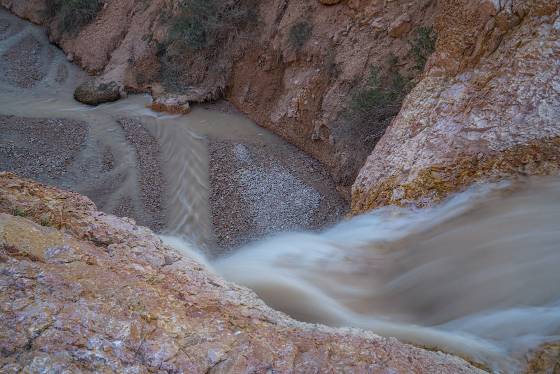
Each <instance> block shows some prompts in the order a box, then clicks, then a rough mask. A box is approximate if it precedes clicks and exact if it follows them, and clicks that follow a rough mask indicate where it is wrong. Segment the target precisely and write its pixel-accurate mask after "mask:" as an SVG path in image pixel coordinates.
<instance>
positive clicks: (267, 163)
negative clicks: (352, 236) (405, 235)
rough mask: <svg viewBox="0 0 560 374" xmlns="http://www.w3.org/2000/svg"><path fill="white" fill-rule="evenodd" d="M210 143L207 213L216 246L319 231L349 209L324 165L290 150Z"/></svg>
mask: <svg viewBox="0 0 560 374" xmlns="http://www.w3.org/2000/svg"><path fill="white" fill-rule="evenodd" d="M209 143H210V144H209V147H210V150H209V153H210V208H211V211H212V220H213V224H214V232H215V235H216V239H217V242H218V245H219V246H220V247H237V246H239V245H241V244H245V243H247V242H249V241H252V240H257V239H262V238H263V237H265V236H268V235H272V234H274V233H279V232H285V231H299V230H310V229H318V228H321V227H324V226H325V225H329V224H332V223H335V222H337V221H338V220H340V218H341V217H342V216H343V214H344V213H345V212H346V210H347V208H348V205H347V203H346V202H345V201H344V200H343V199H342V197H341V196H340V195H339V194H338V193H336V188H335V185H334V182H333V181H332V179H331V178H330V176H329V175H328V174H327V173H326V172H325V170H324V168H323V166H322V165H321V164H320V163H319V162H317V161H315V160H313V159H312V158H310V157H308V156H305V155H303V154H301V153H300V152H298V151H297V150H296V149H295V147H293V146H290V145H287V144H269V145H259V144H250V143H247V144H240V143H235V142H227V141H217V140H210V142H209Z"/></svg>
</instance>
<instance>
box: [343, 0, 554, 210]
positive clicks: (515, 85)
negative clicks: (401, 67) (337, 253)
mask: <svg viewBox="0 0 560 374" xmlns="http://www.w3.org/2000/svg"><path fill="white" fill-rule="evenodd" d="M481 3H483V5H484V6H478V5H475V4H474V3H472V2H470V1H458V2H456V4H454V6H452V7H449V8H448V9H447V10H446V12H444V13H442V14H441V15H440V17H439V19H438V21H437V22H436V29H437V32H438V35H440V38H439V40H438V44H437V48H436V52H435V53H434V54H433V55H432V57H431V59H430V61H429V62H428V70H427V72H426V73H425V75H424V77H423V79H422V80H421V81H420V83H419V84H418V85H417V86H416V87H415V88H414V89H413V90H412V92H411V93H410V94H409V96H408V97H407V98H406V100H405V102H404V104H403V107H402V109H401V112H400V113H399V115H398V116H397V117H396V118H395V120H394V121H393V123H392V124H391V126H390V127H389V128H388V129H387V131H386V133H385V135H384V136H383V138H382V139H381V140H380V141H379V143H378V144H377V145H376V147H375V149H374V151H373V153H372V154H371V156H370V157H369V158H368V160H367V161H366V164H365V165H364V167H363V168H362V170H361V171H360V173H359V175H358V178H357V179H356V182H355V183H354V186H353V190H352V209H353V212H354V213H360V212H363V211H366V210H369V209H372V208H375V207H377V206H382V205H387V204H397V205H406V204H417V205H421V206H422V205H426V204H431V203H433V202H436V201H438V200H441V199H442V198H445V197H446V196H448V195H449V194H450V193H452V192H456V191H458V190H461V189H463V188H464V187H466V186H468V185H470V184H472V183H475V182H479V181H488V180H500V179H504V178H516V177H519V176H525V175H549V174H558V172H559V170H560V168H559V166H560V157H559V155H560V13H559V12H560V7H559V3H558V2H557V1H531V0H524V1H518V2H509V1H505V2H499V3H497V2H493V3H491V2H489V1H488V2H481ZM463 36H464V37H463Z"/></svg>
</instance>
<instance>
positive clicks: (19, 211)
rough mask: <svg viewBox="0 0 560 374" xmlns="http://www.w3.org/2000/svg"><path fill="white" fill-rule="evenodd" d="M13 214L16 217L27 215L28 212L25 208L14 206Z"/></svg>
mask: <svg viewBox="0 0 560 374" xmlns="http://www.w3.org/2000/svg"><path fill="white" fill-rule="evenodd" d="M12 215H13V216H16V217H27V212H26V211H25V209H22V208H20V207H16V208H14V210H13V212H12Z"/></svg>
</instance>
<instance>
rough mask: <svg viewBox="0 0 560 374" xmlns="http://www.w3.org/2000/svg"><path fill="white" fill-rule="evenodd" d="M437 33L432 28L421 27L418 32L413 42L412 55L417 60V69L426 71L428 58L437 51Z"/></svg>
mask: <svg viewBox="0 0 560 374" xmlns="http://www.w3.org/2000/svg"><path fill="white" fill-rule="evenodd" d="M436 39H437V35H436V32H435V31H434V29H433V28H432V27H419V28H418V29H417V30H416V38H415V39H414V40H412V42H411V46H412V53H413V54H414V57H415V59H416V69H418V70H424V66H426V62H427V61H428V57H430V55H431V54H432V53H434V51H435V49H436Z"/></svg>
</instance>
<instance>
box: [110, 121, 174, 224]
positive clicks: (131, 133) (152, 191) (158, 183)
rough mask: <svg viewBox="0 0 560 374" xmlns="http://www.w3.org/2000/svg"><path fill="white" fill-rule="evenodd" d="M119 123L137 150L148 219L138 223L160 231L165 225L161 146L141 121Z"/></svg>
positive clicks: (127, 138)
mask: <svg viewBox="0 0 560 374" xmlns="http://www.w3.org/2000/svg"><path fill="white" fill-rule="evenodd" d="M118 122H119V124H120V125H121V127H122V129H123V130H124V133H125V137H126V140H127V142H128V143H129V144H131V145H132V146H133V147H134V149H135V150H136V163H137V167H138V170H139V171H140V191H141V193H142V202H143V204H144V209H145V213H146V217H144V219H139V220H138V221H139V223H140V224H142V225H147V226H149V227H150V228H152V229H153V230H155V231H160V230H161V229H162V228H163V225H164V219H163V211H162V206H163V203H162V195H163V191H164V188H165V180H164V178H163V174H162V173H161V165H160V161H159V160H160V152H159V144H158V142H157V140H156V139H155V138H154V137H153V136H152V135H151V134H150V133H149V132H148V131H147V130H146V129H145V128H144V126H142V123H141V122H140V121H137V120H134V119H129V118H123V119H120V120H119V121H118ZM142 221H144V222H142Z"/></svg>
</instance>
